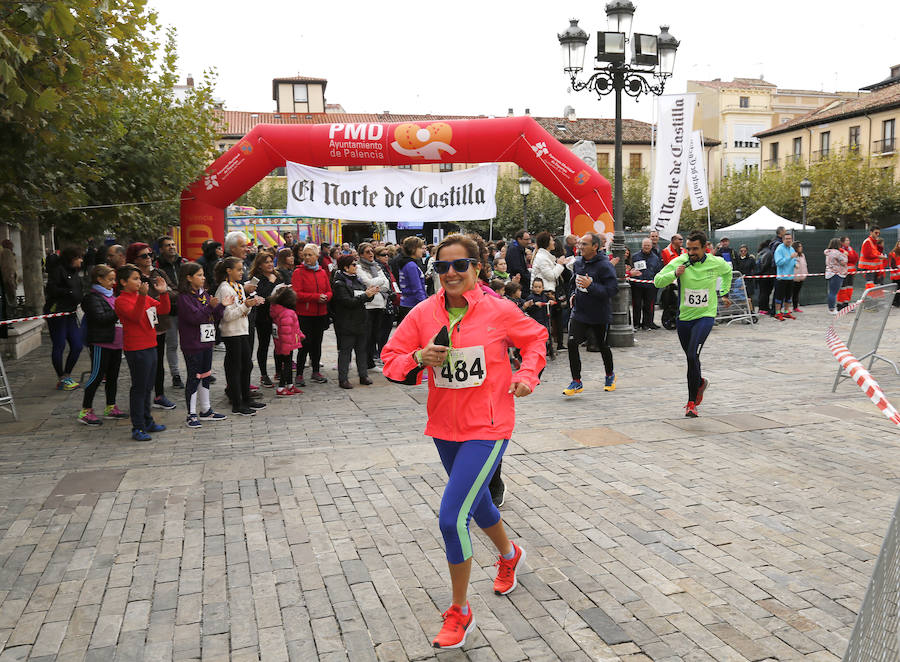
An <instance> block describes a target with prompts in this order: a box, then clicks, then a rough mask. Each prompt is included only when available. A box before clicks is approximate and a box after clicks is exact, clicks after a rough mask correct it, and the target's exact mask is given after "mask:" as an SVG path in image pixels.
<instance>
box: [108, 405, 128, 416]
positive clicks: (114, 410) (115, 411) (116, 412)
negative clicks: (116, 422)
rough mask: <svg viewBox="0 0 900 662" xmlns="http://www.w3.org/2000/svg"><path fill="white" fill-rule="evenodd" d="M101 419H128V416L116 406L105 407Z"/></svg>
mask: <svg viewBox="0 0 900 662" xmlns="http://www.w3.org/2000/svg"><path fill="white" fill-rule="evenodd" d="M103 418H128V414H127V413H125V412H124V411H122V410H121V409H119V407H118V405H106V409H104V410H103Z"/></svg>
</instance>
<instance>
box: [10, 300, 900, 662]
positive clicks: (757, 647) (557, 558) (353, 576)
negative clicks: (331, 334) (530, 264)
mask: <svg viewBox="0 0 900 662" xmlns="http://www.w3.org/2000/svg"><path fill="white" fill-rule="evenodd" d="M799 317H800V319H799V320H798V321H796V322H785V323H778V322H775V321H773V320H770V319H763V320H762V322H761V323H760V324H759V325H757V326H749V325H732V326H730V327H728V328H717V329H716V330H715V331H714V332H713V334H712V336H711V337H710V340H709V343H708V345H707V347H706V348H705V350H704V354H703V360H704V370H705V374H706V376H707V377H708V378H709V379H710V381H711V387H710V389H709V391H708V393H707V395H706V399H705V401H704V403H703V406H702V408H701V418H698V419H685V418H683V416H682V406H683V404H684V400H686V393H685V390H686V389H685V386H684V377H683V373H684V360H683V357H682V355H681V353H680V348H679V347H678V344H677V340H676V337H675V335H674V333H673V332H668V331H664V330H659V331H654V332H639V333H638V336H637V338H638V344H637V345H636V346H635V347H634V348H631V349H619V350H615V360H616V366H617V373H618V389H617V390H616V391H615V392H614V393H605V392H603V390H602V387H601V386H602V365H601V363H600V361H599V356H598V355H596V354H589V355H587V357H588V358H587V359H586V366H587V372H586V374H585V381H586V387H587V388H586V391H585V392H584V394H583V395H581V396H579V397H576V398H571V399H566V398H563V397H562V395H561V391H562V388H563V387H564V386H565V384H566V383H568V381H569V375H568V366H567V363H566V361H565V358H564V357H562V358H561V359H559V360H557V361H555V362H553V363H552V364H551V365H550V366H549V368H548V370H547V372H546V373H545V375H544V378H545V382H544V384H543V385H542V386H541V387H540V388H539V390H538V391H537V393H536V394H535V395H533V396H532V397H530V398H528V399H526V400H522V401H519V411H518V415H519V423H518V427H517V432H516V434H515V435H514V437H513V442H512V443H511V444H510V451H509V454H508V455H507V458H506V460H505V461H504V463H503V476H504V479H505V480H506V483H507V485H508V488H509V491H508V497H507V501H506V505H505V506H504V508H503V516H504V519H505V521H506V523H507V526H508V528H509V530H510V532H511V534H512V537H513V538H514V539H515V540H517V541H519V542H520V543H521V544H522V545H523V546H525V547H526V549H527V551H528V558H527V561H526V562H525V565H526V568H525V570H524V574H523V575H521V580H520V586H519V587H518V588H517V589H516V590H515V591H514V592H513V593H512V594H511V595H510V596H508V597H498V596H495V595H494V594H493V591H492V590H491V587H492V579H493V573H494V569H493V567H492V564H493V562H494V561H495V558H496V557H495V556H494V554H493V553H492V551H491V550H490V549H489V548H488V547H487V546H486V545H485V543H486V542H487V539H486V538H485V537H484V536H483V535H482V534H480V533H476V534H474V538H475V559H474V560H475V562H474V565H473V576H472V589H471V604H472V607H473V608H474V611H475V615H476V619H477V623H478V627H477V628H476V630H475V631H474V633H473V635H472V636H470V638H469V641H468V643H467V644H466V647H465V648H464V649H462V650H459V651H445V652H441V653H439V654H437V655H435V651H434V650H433V649H432V648H431V647H430V639H431V637H432V636H434V634H435V633H436V631H437V629H438V628H439V625H440V612H441V611H442V610H443V609H445V608H446V607H447V605H448V602H449V591H448V577H447V571H446V565H445V561H444V556H443V551H442V541H441V539H440V533H439V531H438V527H437V519H436V511H437V509H438V505H439V503H440V495H441V491H442V488H443V485H444V480H445V477H444V474H443V471H442V468H441V466H440V463H439V462H438V458H437V454H436V452H435V450H434V448H433V446H432V445H431V443H430V441H429V440H428V439H426V438H425V437H423V436H422V433H421V431H422V428H423V422H424V402H425V396H426V393H425V390H424V389H416V388H411V387H400V386H396V385H393V384H389V383H388V382H386V381H385V380H384V379H383V378H382V377H381V375H378V374H376V375H374V377H375V380H376V383H375V385H374V386H372V387H369V388H361V387H357V388H355V389H354V390H352V391H343V390H341V389H338V388H337V386H336V384H335V380H334V371H333V370H329V371H328V374H329V376H331V377H332V379H331V381H330V382H329V383H328V384H325V385H315V384H314V385H310V386H309V387H308V388H306V389H305V393H304V394H303V395H301V396H298V397H295V398H291V399H285V400H281V401H274V402H273V401H272V393H271V391H269V392H267V393H266V399H267V400H269V401H270V406H269V408H268V409H266V410H265V411H264V412H262V413H261V414H260V415H259V416H256V417H254V418H252V419H238V418H229V419H228V420H227V421H224V422H222V423H219V424H209V423H207V424H204V427H203V428H202V429H199V430H192V429H188V428H186V427H184V425H183V422H184V405H183V402H182V401H181V400H180V399H179V400H178V409H176V410H175V411H172V412H160V411H156V412H155V414H156V416H157V420H159V421H161V422H163V423H165V424H167V425H168V426H169V430H168V431H166V432H165V433H161V434H158V435H155V436H154V439H153V441H152V442H151V443H145V444H140V443H136V442H132V441H130V440H129V437H128V433H129V424H128V423H127V422H116V421H108V422H106V423H105V424H104V425H103V426H102V427H101V428H99V429H93V428H90V429H89V428H87V427H85V426H81V425H78V424H77V422H76V421H75V414H76V412H77V409H78V407H79V406H80V399H81V392H80V391H76V392H74V393H62V392H57V391H54V390H52V385H53V381H52V377H51V375H50V367H49V358H48V349H47V347H46V345H47V344H48V343H47V342H46V339H45V347H43V348H42V349H41V350H40V351H37V352H35V353H33V354H32V355H31V356H29V357H27V358H26V359H23V360H21V361H18V362H14V363H12V364H10V365H9V366H8V368H9V370H10V374H11V376H12V381H13V384H14V387H15V390H16V394H17V400H18V404H19V406H20V410H21V414H22V416H21V418H22V420H21V422H18V423H13V422H8V421H9V419H8V417H5V414H0V416H3V418H0V420H2V421H4V422H3V423H2V424H0V660H2V661H3V662H5V661H6V660H25V659H32V660H53V659H57V660H82V659H84V660H114V659H115V660H139V659H143V660H170V659H177V660H186V659H202V660H226V659H230V660H256V659H261V660H266V661H268V660H288V659H290V660H300V661H306V660H316V659H320V660H347V659H349V660H382V661H388V660H407V659H410V660H428V659H438V660H442V661H443V660H448V661H449V660H473V661H474V660H479V661H488V660H502V661H503V662H513V661H515V660H573V661H574V660H622V661H629V662H638V661H642V660H643V661H646V660H655V661H659V662H662V661H668V662H671V661H674V660H684V661H691V662H700V661H704V660H719V661H729V662H730V661H734V660H798V659H806V660H815V661H817V662H822V661H826V660H837V659H838V658H839V657H840V655H841V654H842V653H843V651H844V648H845V646H846V643H847V638H848V637H849V634H850V631H851V628H852V626H853V622H854V618H855V612H856V610H857V609H858V607H859V605H860V602H861V600H862V597H863V593H864V591H865V587H866V585H867V582H868V579H869V576H870V573H871V571H872V568H873V566H874V561H875V558H876V556H877V554H878V551H879V548H880V544H881V540H882V537H883V535H884V532H885V531H886V529H887V525H888V521H889V518H890V514H891V511H892V508H893V506H894V503H895V501H896V498H897V496H898V491H900V477H898V469H897V467H898V466H900V450H898V446H897V441H898V438H900V435H898V431H897V429H896V428H895V427H894V426H893V425H892V424H891V423H890V422H889V421H887V419H885V418H884V417H883V416H882V415H881V414H880V412H878V410H877V409H876V408H875V407H874V406H873V405H872V404H871V403H870V402H869V401H868V400H867V399H866V398H865V396H864V395H863V394H862V393H861V392H860V391H859V389H858V388H857V387H856V386H855V385H853V384H850V383H845V384H843V385H842V386H840V387H839V389H838V392H837V393H836V394H832V393H831V390H830V389H831V381H832V379H833V377H834V373H835V369H836V364H835V363H834V361H833V360H832V359H831V356H830V354H829V352H828V351H827V349H826V348H825V344H824V340H823V335H824V327H825V324H827V321H828V320H829V319H830V318H829V316H828V315H827V313H826V312H825V310H824V307H823V306H811V307H809V308H808V309H807V312H805V313H803V314H802V315H800V316H799ZM841 328H842V330H843V332H844V334H846V332H847V324H846V323H844V324H843V325H842V327H841ZM898 346H900V316H898V315H895V316H894V317H893V318H892V319H891V320H890V321H889V325H888V329H887V332H886V334H885V338H884V342H883V347H884V348H886V353H887V354H889V355H890V354H893V356H892V358H894V359H898V358H900V357H898V356H897V354H896V348H897V347H898ZM222 356H223V355H222V354H220V353H216V365H218V366H221V360H222ZM334 359H335V352H334V349H333V346H332V347H330V348H329V349H328V350H327V351H326V365H327V366H328V367H329V368H333V366H334ZM86 366H87V360H86V358H83V359H82V360H81V362H80V363H79V368H86ZM123 373H124V374H123V378H122V380H121V382H122V386H121V388H120V393H122V394H123V396H124V397H122V398H120V402H125V403H127V382H128V377H127V370H125V369H124V367H123ZM220 374H221V371H220ZM874 374H875V376H876V378H878V379H879V381H880V382H881V384H882V386H883V387H884V389H885V391H886V392H887V394H888V395H889V396H893V399H894V402H895V404H900V377H896V376H894V375H893V374H892V373H890V370H889V369H888V368H887V367H886V366H884V365H883V364H882V366H876V369H875V371H874ZM223 381H224V380H223V379H220V381H219V383H218V384H217V385H216V386H215V387H214V392H213V393H214V396H217V395H218V396H221V393H222V388H223ZM169 395H170V396H171V397H172V398H173V399H175V396H178V395H180V392H177V391H175V392H174V393H169ZM101 398H102V393H99V394H98V402H101V400H100V399H101Z"/></svg>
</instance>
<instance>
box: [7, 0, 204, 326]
mask: <svg viewBox="0 0 900 662" xmlns="http://www.w3.org/2000/svg"><path fill="white" fill-rule="evenodd" d="M157 36H158V28H157V25H156V16H155V14H154V13H153V12H150V11H149V10H148V9H147V7H146V2H145V0H104V1H103V2H97V1H96V0H57V1H55V2H12V3H4V4H2V5H0V101H2V103H0V213H2V214H3V218H4V220H6V221H8V222H11V223H14V224H16V225H18V226H20V227H21V229H22V234H23V266H24V270H25V274H26V278H25V283H24V285H25V290H26V299H27V300H28V301H29V305H30V307H31V308H37V307H39V306H40V305H41V303H42V301H41V300H42V292H41V282H40V258H41V255H40V254H39V249H38V246H39V241H40V238H39V232H40V230H41V229H44V230H46V229H47V228H49V227H50V226H54V227H55V228H56V230H57V234H58V236H60V237H61V239H63V240H66V239H72V240H75V241H79V242H83V241H85V240H86V238H87V237H88V236H90V235H92V234H98V233H100V232H102V231H104V230H109V231H112V232H114V233H116V234H118V235H119V236H122V237H129V236H131V237H142V238H149V237H152V236H153V235H155V234H157V233H159V232H160V231H162V230H163V229H165V228H166V227H168V226H170V225H173V224H175V223H176V222H177V218H178V202H177V199H178V198H179V197H180V194H181V191H182V189H183V188H184V187H186V186H187V185H188V184H190V183H191V182H192V181H194V180H195V179H196V178H197V177H198V176H199V175H200V174H201V173H202V171H203V168H204V167H205V166H206V165H207V164H208V163H209V161H210V160H211V158H212V156H213V153H212V145H213V143H214V140H215V135H216V132H215V118H214V116H213V110H212V77H213V74H212V72H207V73H206V74H205V76H204V79H203V81H202V82H201V84H200V85H199V86H198V87H197V88H195V90H194V91H193V93H190V94H188V95H187V98H185V99H183V100H176V99H175V97H174V93H173V86H174V84H175V80H176V74H175V65H176V49H175V34H174V31H169V32H168V34H167V35H166V37H165V40H164V43H163V44H162V48H160V47H161V44H160V42H159V41H158V40H157ZM173 199H174V200H175V201H174V202H169V203H164V204H146V205H139V206H126V207H121V206H116V207H107V208H102V206H103V205H116V204H117V203H122V202H142V203H143V202H148V201H159V200H173ZM82 206H91V207H101V208H95V209H91V210H72V208H73V207H82Z"/></svg>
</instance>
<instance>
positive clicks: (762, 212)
mask: <svg viewBox="0 0 900 662" xmlns="http://www.w3.org/2000/svg"><path fill="white" fill-rule="evenodd" d="M779 226H784V227H785V228H787V229H789V230H800V229H802V228H803V226H802V225H801V224H800V223H795V222H794V221H789V220H787V219H786V218H781V216H779V215H778V214H776V213H775V212H774V211H772V210H771V209H769V208H768V207H766V206H765V205H763V206H762V207H760V208H759V209H757V210H756V212H755V213H753V214H750V216H748V217H747V218H745V219H744V220H743V221H739V222H738V223H735V224H734V225H729V226H728V227H727V228H719V229H718V230H716V232H717V233H719V232H726V231H727V232H740V231H741V230H746V231H752V230H771V231H772V232H774V231H775V230H776V228H778V227H779ZM806 227H808V228H809V229H811V230H812V229H814V228H813V227H812V226H811V225H807V226H806Z"/></svg>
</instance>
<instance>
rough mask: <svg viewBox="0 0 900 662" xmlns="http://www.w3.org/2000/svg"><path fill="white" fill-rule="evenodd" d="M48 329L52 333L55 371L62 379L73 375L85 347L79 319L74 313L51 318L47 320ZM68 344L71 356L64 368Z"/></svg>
mask: <svg viewBox="0 0 900 662" xmlns="http://www.w3.org/2000/svg"><path fill="white" fill-rule="evenodd" d="M47 328H48V329H49V331H50V342H51V343H52V349H51V350H50V361H51V362H52V363H53V369H54V370H56V376H57V377H59V378H60V379H62V378H63V377H64V376H65V375H70V374H72V369H73V368H74V367H75V364H76V363H78V357H79V356H80V355H81V350H82V348H83V347H84V341H83V340H82V332H81V327H80V326H78V319H77V318H76V317H75V314H74V313H73V314H72V315H66V316H65V317H51V318H50V319H48V320H47ZM66 343H69V356H68V357H66V364H65V366H63V353H64V352H65V351H66Z"/></svg>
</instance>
